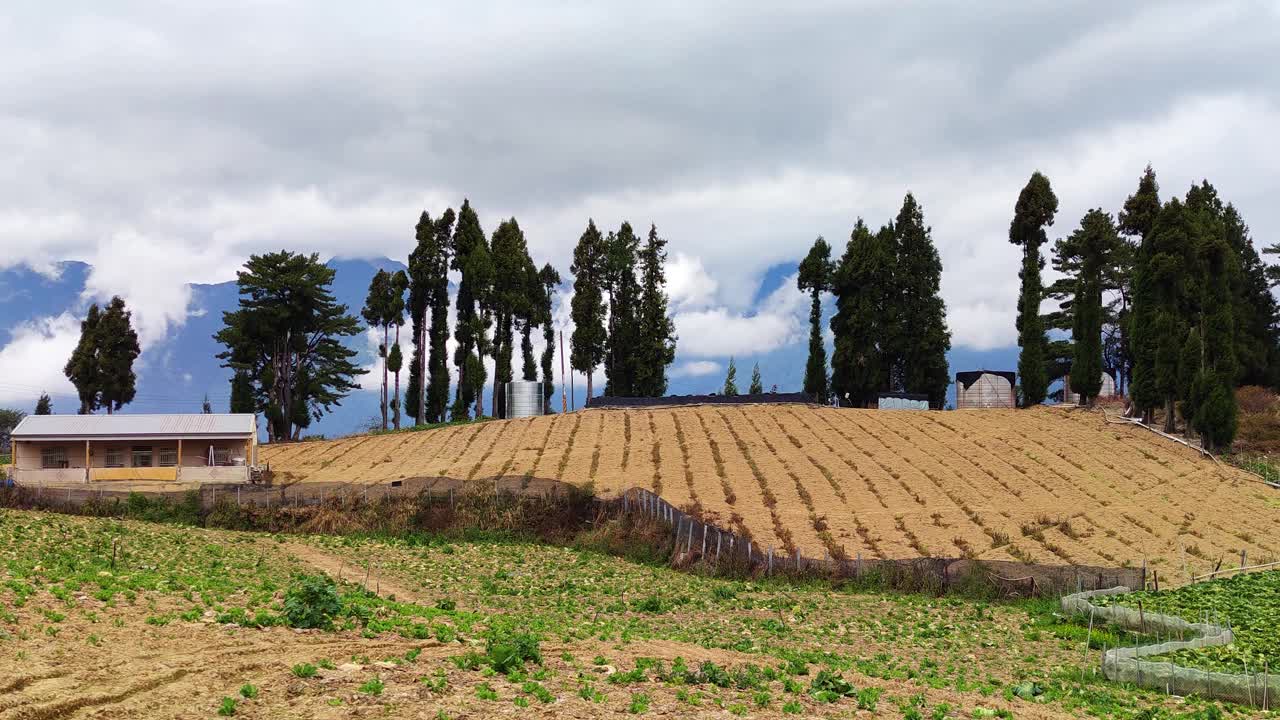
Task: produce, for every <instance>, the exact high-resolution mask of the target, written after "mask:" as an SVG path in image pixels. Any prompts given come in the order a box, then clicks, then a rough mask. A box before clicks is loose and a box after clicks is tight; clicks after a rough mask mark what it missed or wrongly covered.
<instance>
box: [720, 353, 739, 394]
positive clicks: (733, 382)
mask: <svg viewBox="0 0 1280 720" xmlns="http://www.w3.org/2000/svg"><path fill="white" fill-rule="evenodd" d="M720 394H721V395H724V396H725V397H734V396H736V395H737V394H738V366H737V365H736V364H735V363H734V362H733V358H732V357H730V358H729V371H728V372H727V373H725V376H724V388H723V389H722V390H721V391H720Z"/></svg>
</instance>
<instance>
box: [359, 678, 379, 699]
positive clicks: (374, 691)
mask: <svg viewBox="0 0 1280 720" xmlns="http://www.w3.org/2000/svg"><path fill="white" fill-rule="evenodd" d="M385 687H386V683H384V682H382V678H380V677H376V676H375V677H372V678H369V679H368V680H366V681H365V682H364V684H363V685H361V686H360V687H359V688H357V689H358V690H359V691H360V692H362V693H364V694H366V695H381V694H382V690H383V688H385Z"/></svg>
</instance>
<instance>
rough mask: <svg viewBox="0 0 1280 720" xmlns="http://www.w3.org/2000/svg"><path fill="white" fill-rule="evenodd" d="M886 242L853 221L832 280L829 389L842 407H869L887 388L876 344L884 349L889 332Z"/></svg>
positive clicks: (889, 248)
mask: <svg viewBox="0 0 1280 720" xmlns="http://www.w3.org/2000/svg"><path fill="white" fill-rule="evenodd" d="M891 237H892V232H888V233H883V232H882V233H877V234H874V235H873V234H872V233H871V231H870V229H868V228H867V226H866V224H865V223H864V222H863V221H862V218H858V221H857V222H856V223H855V224H854V226H853V231H852V232H850V233H849V242H848V244H846V245H845V250H844V254H843V255H842V256H841V257H840V262H839V263H838V264H837V266H836V269H835V272H834V273H833V274H832V293H834V294H835V297H836V312H835V314H834V315H833V316H832V317H831V331H832V333H833V334H834V335H835V349H834V351H833V352H832V354H831V389H832V391H833V392H834V393H835V395H836V397H838V398H840V400H841V403H842V404H850V405H853V406H854V407H869V406H871V405H873V404H874V403H875V400H876V397H877V394H878V392H879V391H880V390H881V389H883V388H887V377H888V376H887V373H888V360H887V359H885V358H884V357H883V351H882V349H881V346H880V343H882V342H883V343H885V345H886V347H887V346H888V344H889V343H888V338H887V335H888V334H889V332H890V331H891V329H892V328H891V325H890V322H889V318H888V313H890V312H891V304H892V302H893V300H894V298H893V295H894V290H895V285H894V281H893V277H892V273H891V272H890V267H891V261H892V258H891V255H890V253H891V252H892V245H891V242H890V241H889V239H890V238H891Z"/></svg>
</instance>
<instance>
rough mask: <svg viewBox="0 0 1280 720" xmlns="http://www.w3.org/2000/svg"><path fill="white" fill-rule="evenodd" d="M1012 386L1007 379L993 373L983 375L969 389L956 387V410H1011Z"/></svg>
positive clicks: (1012, 399)
mask: <svg viewBox="0 0 1280 720" xmlns="http://www.w3.org/2000/svg"><path fill="white" fill-rule="evenodd" d="M1014 404H1015V403H1014V398H1013V385H1012V384H1010V383H1009V379H1008V378H1005V377H1003V376H1001V375H995V374H993V373H983V374H982V376H981V377H979V378H978V379H977V380H975V381H974V382H973V384H972V385H970V386H969V387H967V388H966V387H965V386H964V385H963V384H957V385H956V409H957V410H970V409H985V408H1012V407H1013V406H1014Z"/></svg>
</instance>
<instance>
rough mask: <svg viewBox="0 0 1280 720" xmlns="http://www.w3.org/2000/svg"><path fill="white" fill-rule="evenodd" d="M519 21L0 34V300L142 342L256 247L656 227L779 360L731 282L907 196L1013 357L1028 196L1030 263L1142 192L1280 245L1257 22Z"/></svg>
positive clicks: (907, 15) (964, 302)
mask: <svg viewBox="0 0 1280 720" xmlns="http://www.w3.org/2000/svg"><path fill="white" fill-rule="evenodd" d="M539 5H541V6H539V7H535V4H534V3H524V2H519V3H509V4H504V3H490V2H483V1H472V2H467V3H456V4H454V3H450V4H442V3H427V2H421V1H417V0H415V1H413V2H377V3H353V2H321V1H320V0H306V1H303V0H296V1H292V0H274V1H272V0H263V1H261V2H236V1H234V0H219V2H203V1H201V0H183V2H180V3H163V4H162V3H142V2H127V1H124V0H117V1H115V2H111V3H102V2H96V1H95V2H83V3H74V2H58V1H57V0H43V1H39V2H26V1H24V0H8V2H6V3H5V8H4V11H3V12H0V158H3V161H0V248H2V249H3V252H0V267H2V266H8V265H13V264H15V263H27V264H31V265H33V266H35V267H38V268H46V269H47V268H48V267H49V266H50V263H52V262H54V261H58V260H67V259H76V260H84V261H87V262H90V263H92V264H93V265H94V271H93V274H92V276H91V278H90V281H89V286H88V288H87V290H86V293H87V295H86V299H88V298H93V297H98V296H103V297H105V296H109V295H110V294H113V293H121V294H124V295H125V296H126V298H127V299H128V300H129V301H130V303H131V305H132V306H133V307H134V308H135V310H136V312H137V315H138V317H139V320H140V321H141V322H142V324H143V331H144V341H145V342H152V341H154V340H155V339H156V338H159V337H161V336H162V335H163V333H164V331H165V328H166V327H168V326H170V325H171V324H172V323H181V322H183V321H184V319H185V317H186V314H187V312H188V311H189V308H188V306H187V300H188V295H187V291H186V289H185V288H184V283H186V282H219V281H224V280H229V279H232V278H233V277H234V272H235V269H236V268H237V267H238V266H239V265H240V264H241V263H243V261H244V259H245V258H246V257H247V255H248V254H250V253H252V252H261V251H266V250H271V249H278V248H281V247H285V248H289V249H295V250H305V251H316V252H320V253H321V254H322V255H323V256H326V257H328V256H332V255H344V256H371V255H387V256H389V257H393V258H397V259H403V258H404V257H406V255H407V254H408V252H409V250H410V245H411V242H412V236H413V225H414V222H415V221H416V219H417V215H418V213H419V212H420V211H421V210H422V209H423V208H427V209H429V210H431V211H432V213H433V214H436V213H438V212H439V211H441V210H443V209H444V208H445V207H446V206H450V205H452V206H454V207H456V206H457V205H458V204H459V203H460V202H461V200H462V198H463V197H464V196H466V197H470V198H471V201H472V203H473V204H474V206H475V207H476V208H477V210H478V211H479V213H480V217H481V221H482V223H483V225H484V227H485V230H486V231H488V232H491V231H492V230H493V229H494V228H495V227H496V226H497V224H498V221H499V219H500V218H502V217H505V216H510V215H515V216H517V217H518V218H519V220H520V224H521V226H522V227H523V228H524V230H525V233H526V236H527V238H528V240H529V244H530V248H531V251H532V253H533V254H534V257H535V260H537V261H539V262H541V261H544V260H550V261H551V262H553V263H555V264H556V265H557V266H559V267H560V268H561V269H562V272H564V270H565V269H566V268H567V266H568V258H569V254H570V251H571V249H572V246H573V244H574V242H575V241H576V239H577V237H578V235H579V234H580V233H581V231H582V229H583V227H584V226H585V224H586V220H587V218H588V216H591V217H594V218H595V220H596V222H597V224H599V225H600V226H601V227H602V228H606V229H608V228H611V227H616V226H617V224H618V223H619V222H620V221H621V220H623V219H629V220H631V221H632V222H633V223H634V224H636V225H637V226H640V227H644V228H647V226H648V224H649V223H650V222H656V223H657V224H658V227H659V230H660V231H661V233H662V234H663V235H664V236H665V237H666V238H667V239H668V240H669V241H670V246H669V247H670V250H671V252H672V260H673V263H672V282H673V293H674V294H675V295H676V300H677V301H678V303H679V306H680V308H681V309H682V310H683V312H684V313H685V316H684V317H683V318H682V319H680V326H681V328H682V333H681V334H682V335H683V336H684V337H683V338H682V346H684V344H685V343H692V345H689V346H687V347H686V348H685V350H687V351H688V352H689V353H690V354H691V355H693V356H704V357H711V356H715V355H718V354H728V353H729V352H733V348H736V347H744V346H745V347H751V346H752V344H753V343H758V342H759V341H760V337H762V335H761V334H762V333H773V334H772V335H768V337H770V338H776V339H777V342H784V341H787V340H789V339H793V336H794V330H795V328H796V327H797V326H798V325H797V324H796V323H799V324H800V325H802V323H803V321H804V318H803V313H804V308H803V304H802V303H798V302H796V300H797V298H795V297H791V296H783V295H779V294H777V293H774V294H773V295H770V296H769V297H768V298H766V299H765V300H764V301H762V302H761V303H759V304H755V303H753V299H754V297H755V294H756V290H757V285H758V282H759V280H760V276H761V274H762V273H763V271H764V270H765V269H766V268H768V267H770V266H772V265H775V264H777V263H780V262H791V261H796V260H798V259H799V258H800V257H802V256H803V254H804V253H805V251H806V250H807V248H808V246H809V245H810V244H811V243H812V241H813V239H814V238H815V237H816V236H817V235H820V234H821V235H824V236H826V237H827V239H828V240H830V241H831V242H832V243H833V245H834V246H835V247H836V249H837V252H838V251H839V250H841V249H842V248H843V246H844V243H845V241H846V240H847V238H848V233H849V229H850V228H851V226H852V225H853V222H854V219H855V218H856V217H857V216H859V215H861V216H864V217H866V218H867V220H868V222H869V223H871V224H872V225H878V224H879V223H881V222H883V221H884V220H886V219H888V218H889V217H891V216H892V215H893V214H894V213H895V212H896V210H897V207H898V205H899V204H900V203H901V200H902V196H903V194H904V193H905V192H907V191H908V190H911V191H912V192H914V193H915V194H916V196H917V197H918V199H919V200H920V202H921V203H922V204H923V206H924V211H925V218H926V221H927V222H928V223H929V224H930V225H932V226H933V238H934V241H935V242H936V243H937V245H938V247H939V249H940V251H941V254H942V258H943V263H944V268H945V271H944V276H943V293H944V295H945V298H946V301H947V305H948V310H949V313H948V314H949V321H950V324H951V328H952V330H953V334H954V341H955V343H956V344H957V345H960V346H966V347H973V348H990V347H997V346H1004V345H1010V344H1012V343H1013V342H1014V338H1015V331H1014V327H1013V316H1014V310H1015V302H1016V294H1017V284H1018V279H1017V265H1018V249H1017V248H1015V247H1013V246H1011V245H1010V244H1009V243H1008V241H1007V230H1008V223H1009V219H1010V217H1011V215H1012V211H1013V205H1014V201H1015V199H1016V197H1017V193H1018V191H1019V189H1020V188H1021V187H1022V185H1023V184H1024V183H1025V182H1026V179H1027V177H1028V176H1029V175H1030V174H1031V172H1032V171H1033V170H1036V169H1039V170H1041V171H1043V172H1045V173H1046V174H1047V175H1048V176H1049V178H1050V180H1051V182H1052V183H1053V187H1054V189H1055V190H1056V192H1057V194H1058V197H1059V198H1060V200H1061V209H1060V213H1059V216H1058V223H1057V224H1056V225H1055V227H1053V228H1051V229H1050V237H1051V238H1056V237H1058V236H1060V235H1065V234H1067V233H1069V232H1070V231H1071V229H1072V228H1073V227H1074V226H1075V224H1076V223H1077V222H1078V220H1079V218H1080V217H1081V216H1082V215H1083V214H1084V212H1085V211H1086V210H1087V209H1088V208H1090V207H1095V206H1101V207H1103V208H1104V209H1107V210H1111V211H1114V210H1115V209H1116V208H1117V207H1118V206H1119V205H1120V203H1121V202H1122V201H1123V199H1124V197H1125V196H1126V195H1127V194H1128V193H1129V192H1130V191H1131V190H1132V189H1133V187H1134V186H1135V185H1136V183H1137V179H1138V176H1139V175H1140V174H1141V172H1142V169H1143V167H1144V166H1145V165H1146V164H1147V163H1148V162H1150V163H1152V164H1153V165H1154V166H1155V169H1156V171H1157V174H1158V176H1159V179H1160V182H1161V185H1162V190H1163V191H1164V194H1165V195H1167V194H1168V193H1169V192H1177V193H1184V192H1185V190H1186V188H1187V186H1188V185H1189V184H1190V183H1191V182H1193V181H1194V180H1198V179H1200V178H1202V177H1207V178H1209V179H1210V180H1211V181H1212V182H1214V183H1215V185H1216V186H1217V188H1218V189H1219V191H1220V193H1221V194H1222V195H1223V196H1224V197H1225V198H1227V199H1228V200H1230V201H1233V202H1234V203H1235V204H1236V205H1237V206H1238V207H1239V208H1240V209H1241V211H1242V213H1243V215H1244V217H1245V219H1246V221H1247V222H1249V224H1250V225H1251V226H1252V229H1253V236H1254V238H1255V240H1256V241H1259V242H1261V243H1270V242H1274V241H1275V240H1277V237H1276V236H1277V234H1278V233H1280V202H1277V200H1276V198H1277V197H1280V146H1278V141H1277V137H1278V134H1277V132H1276V131H1277V128H1280V3H1277V2H1213V3H1202V2H1189V3H1163V4H1152V3H1131V2H1120V3H1117V2H1105V3H1094V4H1087V3H1060V2H1044V3H1034V2H1021V3H1006V4H1003V5H1002V6H1001V7H999V8H997V6H996V4H994V3H992V4H981V5H977V6H975V5H973V4H968V3H965V4H961V3H929V4H911V3H903V2H897V1H887V2H861V3H854V2H848V3H801V2H789V3H758V4H757V3H749V2H742V1H741V0H738V1H735V2H725V3H714V2H697V3H688V2H673V3H661V2H647V3H620V4H614V3H605V2H590V3H582V4H574V3H542V4H539ZM752 5H758V7H751V6H752ZM975 8H981V9H975ZM144 269H145V270H144ZM564 274H565V275H566V276H567V273H564ZM793 295H794V293H793ZM757 312H758V313H759V316H758V317H759V319H758V320H757V321H754V322H753V321H752V320H751V318H749V317H746V316H749V315H752V314H754V313H757ZM778 313H792V314H796V315H797V317H796V318H794V322H793V319H792V318H789V317H787V318H783V317H780V316H779V315H778ZM783 325H785V327H783ZM50 327H52V326H50ZM64 330H65V328H64ZM49 332H50V333H53V332H55V330H52V329H51V330H49Z"/></svg>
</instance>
